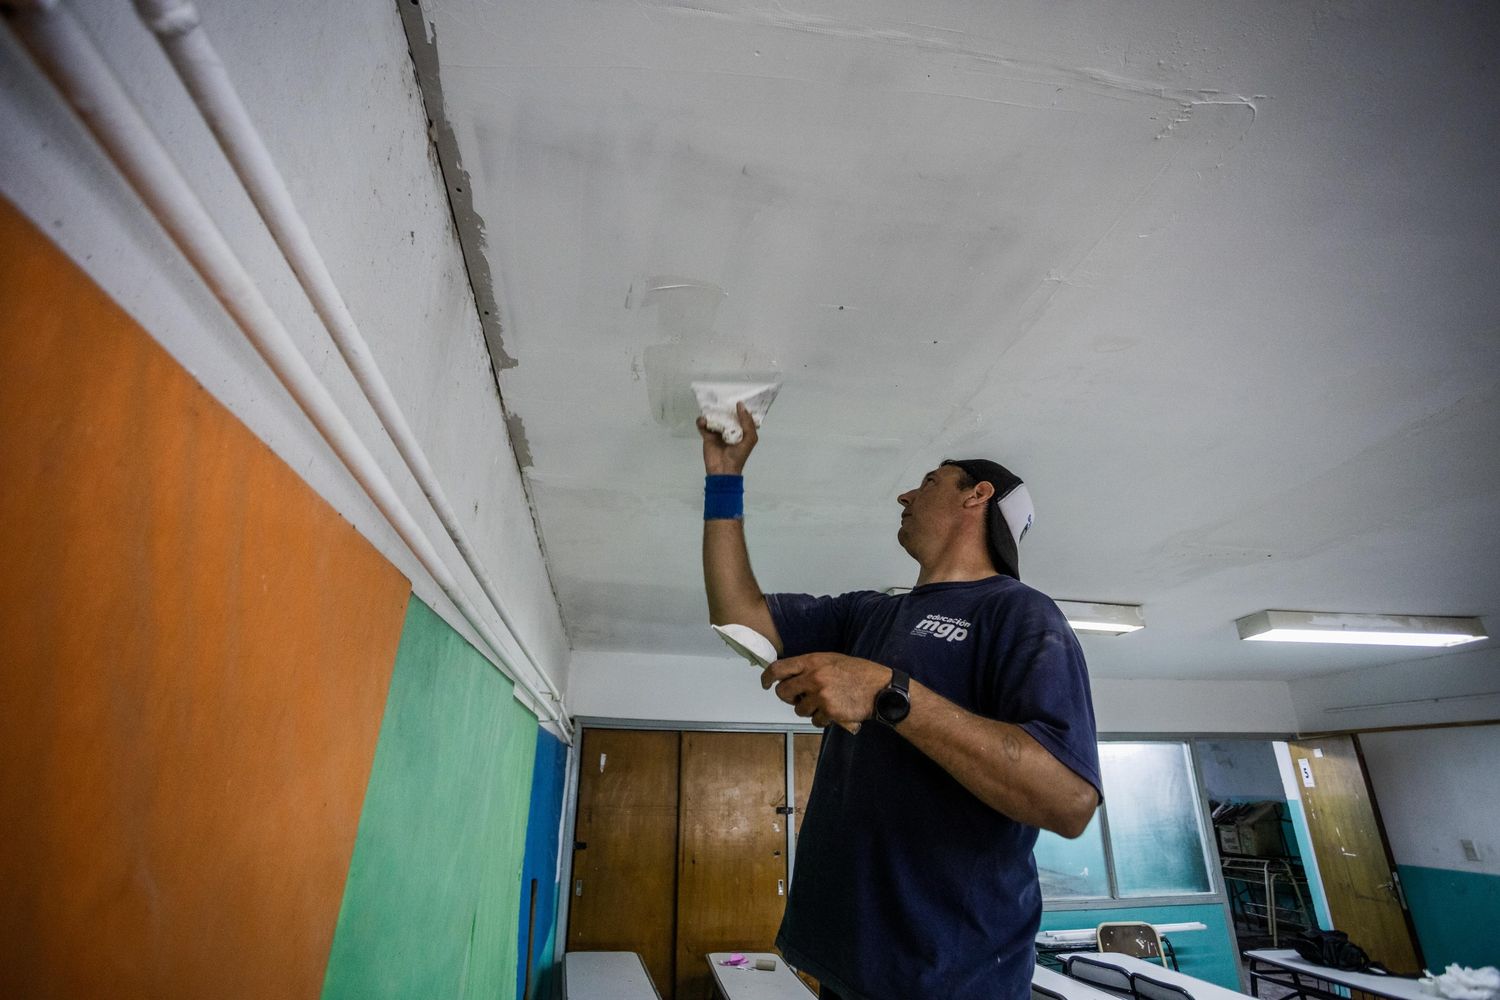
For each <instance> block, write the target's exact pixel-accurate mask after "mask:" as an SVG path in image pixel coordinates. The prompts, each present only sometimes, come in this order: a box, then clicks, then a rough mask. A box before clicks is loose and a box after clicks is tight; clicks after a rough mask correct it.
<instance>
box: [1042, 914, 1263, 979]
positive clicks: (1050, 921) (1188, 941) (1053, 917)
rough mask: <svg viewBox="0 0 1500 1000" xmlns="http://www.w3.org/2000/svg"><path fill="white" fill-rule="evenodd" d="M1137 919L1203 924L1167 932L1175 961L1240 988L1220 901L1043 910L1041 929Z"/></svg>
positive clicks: (1235, 957) (1192, 972)
mask: <svg viewBox="0 0 1500 1000" xmlns="http://www.w3.org/2000/svg"><path fill="white" fill-rule="evenodd" d="M1118 920H1140V921H1143V922H1145V923H1148V924H1185V923H1189V922H1192V921H1197V922H1199V923H1202V924H1206V925H1207V927H1208V930H1205V931H1185V932H1183V933H1180V934H1169V935H1167V936H1168V937H1169V938H1170V939H1171V941H1172V948H1173V949H1174V950H1175V951H1176V952H1177V965H1178V967H1179V968H1180V969H1181V970H1182V971H1183V972H1185V973H1187V974H1188V975H1190V976H1197V977H1198V978H1199V979H1206V980H1208V981H1209V982H1211V983H1217V984H1218V985H1220V986H1224V987H1227V988H1229V989H1231V990H1238V989H1239V988H1240V966H1239V956H1238V954H1237V953H1236V951H1235V944H1234V935H1233V934H1231V933H1230V931H1229V925H1228V923H1226V922H1225V919H1224V904H1222V903H1184V904H1173V905H1170V906H1141V907H1122V908H1120V909H1108V910H1047V911H1045V912H1044V913H1043V914H1042V930H1044V931H1050V930H1061V929H1065V928H1077V927H1097V926H1099V925H1100V924H1102V923H1105V922H1107V921H1118Z"/></svg>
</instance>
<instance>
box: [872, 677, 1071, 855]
mask: <svg viewBox="0 0 1500 1000" xmlns="http://www.w3.org/2000/svg"><path fill="white" fill-rule="evenodd" d="M910 694H911V714H910V715H908V716H907V718H906V720H905V721H904V722H902V723H901V724H900V725H899V726H897V728H896V731H897V732H898V733H900V734H901V735H902V736H904V737H906V739H907V740H909V741H910V742H911V744H912V745H913V746H915V747H916V748H917V749H918V750H921V751H922V752H923V753H925V754H926V755H927V756H929V757H931V758H932V759H933V760H934V761H936V762H937V763H938V764H939V765H940V766H941V767H942V768H943V769H944V770H945V771H947V772H948V773H949V774H951V775H953V777H954V778H956V779H957V780H958V782H959V784H961V785H963V786H964V787H965V788H967V789H968V790H969V791H970V792H972V793H974V795H975V796H976V797H977V798H978V799H979V800H980V801H981V802H983V803H985V804H986V805H988V806H989V807H990V808H992V809H994V810H995V811H996V812H1000V813H1003V814H1004V815H1006V816H1009V817H1010V818H1011V819H1014V820H1016V821H1017V822H1021V823H1026V824H1029V825H1031V826H1038V827H1041V828H1042V829H1045V830H1051V831H1052V832H1054V833H1059V834H1061V835H1062V836H1064V837H1076V836H1078V835H1079V834H1081V833H1082V832H1083V831H1084V828H1085V827H1087V826H1088V822H1089V819H1090V817H1092V816H1093V814H1094V810H1095V808H1097V807H1098V804H1099V796H1098V793H1097V792H1095V790H1094V787H1093V786H1092V785H1090V784H1089V783H1088V782H1087V781H1085V780H1084V779H1083V778H1080V777H1079V776H1078V775H1077V774H1075V773H1074V772H1073V771H1072V770H1071V769H1070V768H1068V767H1067V766H1066V765H1064V764H1063V763H1062V762H1061V761H1059V760H1058V759H1057V758H1056V757H1054V756H1052V754H1051V753H1049V752H1048V751H1047V750H1046V749H1045V748H1044V747H1043V746H1042V745H1041V744H1040V743H1038V742H1037V741H1036V740H1035V739H1033V738H1032V736H1031V734H1030V733H1028V732H1026V730H1024V729H1022V728H1021V727H1020V726H1016V725H1012V724H1010V723H1008V722H997V721H996V720H994V719H986V718H984V717H983V716H980V715H975V714H973V713H972V712H967V711H965V710H964V709H962V708H960V707H959V706H958V705H955V704H954V703H953V702H951V701H949V700H948V699H946V698H944V697H943V696H942V695H939V694H938V693H937V692H935V691H933V690H932V689H930V688H927V687H924V686H922V685H920V684H918V683H916V682H915V681H913V682H912V684H911V691H910Z"/></svg>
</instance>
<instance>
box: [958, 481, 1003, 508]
mask: <svg viewBox="0 0 1500 1000" xmlns="http://www.w3.org/2000/svg"><path fill="white" fill-rule="evenodd" d="M993 499H995V484H994V483H991V482H988V481H980V482H978V483H976V484H974V492H972V493H970V494H969V495H968V496H966V497H964V506H965V507H983V506H984V505H985V504H987V503H989V502H990V501H991V500H993Z"/></svg>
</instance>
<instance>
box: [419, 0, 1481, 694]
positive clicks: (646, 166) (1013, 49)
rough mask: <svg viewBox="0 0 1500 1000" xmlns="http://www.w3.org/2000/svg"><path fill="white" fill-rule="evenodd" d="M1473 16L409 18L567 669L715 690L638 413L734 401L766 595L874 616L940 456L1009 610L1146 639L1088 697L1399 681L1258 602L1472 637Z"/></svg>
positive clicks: (460, 9) (1287, 12)
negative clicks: (742, 426)
mask: <svg viewBox="0 0 1500 1000" xmlns="http://www.w3.org/2000/svg"><path fill="white" fill-rule="evenodd" d="M1497 10H1500V8H1497V7H1496V6H1495V5H1493V4H1479V3H1462V4H1460V3H1429V4H1410V3H1402V2H1392V3H1375V2H1363V0H1361V2H1295V3H1257V4H1235V5H1228V4H1207V3H1202V2H1198V0H1193V2H1181V3H1167V2H1141V3H1104V2H1059V0H1045V2H1027V3H993V2H989V0H963V2H959V0H951V2H941V0H932V2H910V3H895V2H890V0H884V2H858V3H856V2H823V3H819V2H807V0H784V2H774V0H761V2H754V0H752V2H745V3H741V2H734V0H701V2H692V3H681V4H677V3H669V2H653V0H629V2H625V0H600V2H588V3H584V2H573V0H566V2H565V0H545V2H532V3H506V4H493V3H486V2H480V0H422V6H421V8H420V11H421V14H420V15H419V16H420V18H421V19H422V23H423V24H424V26H425V30H426V32H427V34H428V38H427V39H423V38H414V46H413V47H414V50H417V58H418V66H419V71H420V73H421V75H423V77H424V79H423V84H424V87H425V88H426V94H427V98H428V101H429V113H430V114H432V115H434V117H436V118H438V119H439V122H438V123H439V126H440V130H442V131H443V132H444V133H445V134H446V135H447V136H448V140H447V142H446V144H445V148H444V154H445V164H444V166H445V169H446V171H447V175H448V178H449V183H450V186H451V187H452V188H454V189H455V190H454V191H453V192H452V193H453V195H454V201H455V206H456V208H457V210H458V216H459V219H460V223H461V227H462V228H464V229H465V230H466V232H465V236H466V239H467V245H468V248H469V250H470V251H471V259H470V264H471V274H472V275H473V277H474V279H475V283H476V292H477V293H478V297H479V299H480V302H481V304H482V305H485V304H487V303H490V302H493V303H494V310H495V311H496V312H498V317H493V316H492V317H491V320H492V321H493V320H494V319H496V318H498V320H499V323H498V325H496V324H494V323H493V322H492V323H491V327H490V331H489V332H490V334H491V343H492V353H493V354H494V355H495V356H496V359H497V361H501V363H502V364H504V365H508V366H509V367H505V368H504V370H503V371H502V372H501V376H500V383H501V389H502V392H503V395H504V398H505V401H506V404H507V406H508V408H509V410H510V412H511V413H512V414H513V415H514V420H513V430H515V431H516V432H517V433H516V438H517V447H518V451H519V453H520V454H521V456H522V461H523V463H525V464H528V466H529V467H528V468H527V470H526V471H527V473H528V475H529V482H530V488H531V491H532V495H533V498H534V502H535V506H536V512H537V517H538V521H539V526H540V530H541V534H542V538H543V542H544V545H545V549H546V553H547V558H548V562H549V565H550V568H551V572H552V576H553V580H554V583H555V586H556V589H557V593H558V597H559V600H560V602H561V606H562V615H563V619H564V621H565V623H566V625H567V628H568V631H569V635H570V639H571V641H572V643H573V645H574V647H575V648H579V649H624V650H644V651H661V652H674V653H691V652H704V653H719V652H720V651H721V650H720V649H719V647H718V645H717V640H716V639H714V638H713V637H712V635H711V634H709V633H708V632H707V631H706V629H705V627H704V624H703V623H704V621H705V620H706V619H705V615H706V612H705V605H704V601H703V597H702V587H701V577H700V569H699V562H698V543H699V524H700V520H699V519H700V510H701V485H702V481H701V478H700V476H701V462H700V459H699V455H698V445H697V440H696V436H695V435H694V434H692V433H691V431H690V429H689V427H688V426H687V424H686V420H685V419H680V416H681V415H680V412H679V400H678V399H677V397H676V395H675V393H678V392H680V391H681V390H682V389H683V388H685V383H686V381H687V379H688V378H690V377H691V376H692V375H694V374H698V373H700V372H710V371H712V372H715V373H723V372H726V371H729V372H733V371H744V370H763V369H766V368H774V369H776V370H778V371H780V372H782V373H783V374H784V376H785V379H786V384H785V387H784V389H783V391H782V394H781V398H780V399H779V400H778V401H777V403H776V405H775V406H774V408H773V409H772V411H771V414H770V417H769V419H768V421H767V424H766V427H765V429H764V432H763V439H762V441H763V443H762V446H761V447H760V449H759V450H758V451H757V453H756V454H755V456H754V458H753V459H752V462H751V465H750V468H749V470H748V471H749V475H748V488H749V511H750V513H749V516H748V518H747V525H748V530H749V533H750V538H751V555H752V558H753V560H754V563H755V566H756V570H757V572H758V575H759V577H760V579H761V582H762V584H763V586H765V587H766V588H767V589H783V590H784V589H796V590H808V591H813V592H840V591H843V590H848V589H854V588H872V587H873V588H884V587H887V586H891V585H897V584H903V585H905V584H910V583H911V581H912V579H913V577H914V576H915V565H914V564H913V563H911V562H910V560H909V559H908V558H907V557H906V555H905V554H904V553H903V552H902V551H901V549H900V548H899V547H898V546H897V544H896V541H895V532H896V526H897V511H898V508H897V506H896V503H895V496H896V494H897V493H898V492H900V491H901V490H903V489H905V488H907V487H909V486H911V485H914V484H915V483H916V482H917V480H918V479H919V478H920V475H921V473H922V472H923V471H925V470H926V469H928V468H930V467H932V466H933V465H935V464H936V463H937V462H938V461H939V460H940V459H942V458H943V457H945V456H954V457H963V456H970V455H982V456H987V457H992V458H995V459H997V460H999V461H1001V462H1003V463H1005V464H1006V465H1008V466H1010V467H1012V468H1013V469H1015V470H1016V471H1017V472H1018V473H1019V474H1020V475H1021V476H1022V477H1024V478H1025V479H1026V480H1027V481H1028V484H1029V485H1030V486H1031V489H1032V492H1033V495H1034V496H1035V498H1036V503H1037V522H1036V528H1035V530H1034V531H1033V532H1032V534H1031V535H1030V536H1029V537H1028V540H1027V542H1026V545H1025V547H1024V550H1023V553H1022V571H1023V576H1024V577H1025V579H1026V580H1027V581H1028V582H1030V583H1032V584H1034V585H1035V586H1038V587H1040V588H1041V589H1043V590H1044V591H1046V592H1048V593H1050V594H1051V595H1052V596H1054V597H1057V598H1066V599H1075V600H1094V601H1119V602H1131V603H1141V604H1143V605H1144V606H1145V614H1146V621H1147V624H1148V628H1147V629H1146V631H1144V632H1142V633H1139V634H1136V635H1133V636H1129V637H1124V638H1118V639H1089V640H1087V642H1086V648H1087V651H1088V655H1089V659H1090V665H1091V668H1092V670H1093V671H1094V672H1095V673H1096V674H1098V675H1102V676H1117V677H1128V676H1147V677H1188V676H1197V677H1240V678H1282V677H1297V676H1305V675H1309V674H1318V673H1325V672H1329V671H1334V670H1345V669H1349V668H1351V667H1355V666H1359V665H1362V664H1387V663H1394V662H1398V661H1402V660H1410V659H1412V658H1413V656H1414V654H1413V653H1412V651H1409V650H1407V651H1399V650H1398V651H1383V650H1375V651H1371V650H1369V649H1360V648H1332V647H1328V648H1318V647H1281V646H1272V645H1265V644H1255V643H1241V642H1239V641H1237V639H1236V633H1235V628H1234V620H1235V618H1237V617H1238V616H1241V615H1244V614H1248V613H1250V612H1254V611H1259V610H1262V609H1264V608H1290V609H1316V610H1329V611H1370V612H1388V613H1409V614H1462V615H1472V614H1479V615H1485V616H1488V617H1489V618H1490V624H1491V626H1492V627H1500V531H1497V530H1496V529H1495V522H1496V515H1497V513H1500V462H1497V460H1496V454H1497V450H1500V449H1497V442H1500V241H1497V233H1500V184H1497V177H1500V115H1497V113H1496V111H1495V107H1494V100H1495V94H1496V93H1497V92H1500V64H1497V61H1496V58H1495V53H1496V52H1497V51H1500V13H1497ZM407 13H408V15H409V16H413V17H415V16H418V15H413V14H412V12H411V11H408V12H407ZM429 40H431V41H432V43H433V44H432V45H429V44H428V42H429ZM434 49H435V56H434ZM424 52H425V54H424ZM434 62H435V63H436V66H434ZM449 130H451V132H450V131H449ZM460 188H462V189H463V190H456V189H460ZM471 209H472V212H471V211H470V210H471ZM491 296H492V297H493V298H491ZM502 359H504V360H502ZM1484 645H1485V647H1491V646H1494V645H1496V643H1495V641H1494V640H1491V641H1490V642H1488V643H1485V644H1484ZM1416 655H1417V656H1418V657H1420V656H1425V655H1429V654H1425V653H1419V654H1416ZM1441 655H1444V656H1464V655H1481V656H1489V655H1493V652H1492V651H1491V650H1490V649H1488V648H1486V649H1481V650H1479V651H1478V652H1474V651H1470V652H1467V653H1448V654H1441Z"/></svg>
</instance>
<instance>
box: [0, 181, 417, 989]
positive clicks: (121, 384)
mask: <svg viewBox="0 0 1500 1000" xmlns="http://www.w3.org/2000/svg"><path fill="white" fill-rule="evenodd" d="M0 469H3V472H4V477H3V484H0V996H5V997H27V998H30V1000H42V998H51V997H58V998H62V997H67V998H90V997H146V996H149V997H161V998H169V997H193V998H203V997H214V998H216V1000H217V998H236V997H245V998H250V997H254V998H271V997H275V998H293V997H309V998H315V997H317V996H318V995H319V991H320V989H321V987H322V984H323V973H324V966H325V963H326V961H327V958H328V953H329V947H330V944H331V942H332V939H333V931H334V925H335V922H336V920H337V917H338V911H339V903H340V899H341V897H342V893H343V888H344V880H345V876H346V874H347V871H348V866H349V859H350V856H351V853H352V851H353V847H354V837H355V832H356V829H357V826H358V823H359V818H360V808H361V804H362V802H363V799H364V794H365V787H366V783H367V781H368V778H369V774H370V766H371V761H372V758H373V755H374V751H375V745H376V739H377V737H378V735H379V730H380V723H381V718H382V713H383V710H384V706H385V700H386V691H387V687H388V685H389V682H390V676H391V668H392V664H393V663H394V658H395V654H396V648H397V643H398V641H399V638H400V632H401V626H402V621H403V615H404V611H405V606H406V601H407V597H408V594H409V587H408V584H407V582H406V581H405V580H404V579H403V578H402V577H401V575H400V574H399V573H398V572H397V571H396V569H395V568H394V567H392V566H391V565H390V564H389V563H388V562H386V561H385V560H384V559H383V558H382V557H381V556H380V555H379V554H378V553H377V552H376V551H375V549H374V548H372V547H371V546H370V545H369V544H368V543H367V542H366V541H365V540H364V539H362V538H361V537H360V536H359V535H357V534H356V533H355V532H354V530H353V529H352V528H351V527H350V526H349V524H348V523H346V522H345V521H344V520H343V519H342V518H341V517H340V516H339V515H338V514H337V513H336V512H335V511H334V510H333V509H332V508H330V507H329V506H328V505H327V504H326V503H325V502H324V501H323V500H322V499H321V498H320V497H318V496H317V495H316V494H315V493H314V492H313V491H312V490H311V489H309V488H308V486H307V485H306V484H304V483H303V482H302V481H301V480H300V479H299V478H298V477H297V476H296V474H295V473H293V472H292V470H291V469H289V468H288V467H287V466H286V465H285V464H283V463H282V462H281V461H280V460H279V459H278V458H277V457H276V456H275V455H273V454H272V453H271V452H270V450H269V449H267V448H266V447H265V446H264V445H263V444H261V442H260V441H258V440H257V439H256V438H254V437H253V436H252V435H251V434H250V432H249V431H248V430H246V428H245V427H244V426H242V425H241V424H240V423H239V422H238V421H237V420H236V419H235V418H234V417H233V416H231V415H230V413H229V412H228V411H227V410H225V409H224V408H223V407H222V406H220V405H219V404H218V403H217V402H216V401H215V400H213V399H212V398H211V397H210V396H209V395H208V393H207V392H205V391H204V390H203V388H202V387H201V386H199V385H198V384H197V383H196V382H194V381H193V379H192V378H191V377H190V376H189V375H188V374H187V373H186V372H185V371H184V370H183V369H182V368H181V367H180V366H179V365H178V364H177V363H176V362H175V361H174V360H172V359H171V358H170V357H169V356H168V355H167V354H166V353H165V352H164V351H163V350H162V349H161V348H160V347H159V346H158V345H157V344H156V342H155V341H153V340H152V339H151V337H150V336H149V335H148V334H147V333H146V332H145V331H144V330H142V329H141V328H140V327H139V326H137V325H136V324H135V323H134V321H132V320H131V319H130V317H129V316H128V315H126V314H125V313H124V311H122V310H121V309H120V308H119V307H118V306H116V305H115V304H114V302H112V301H111V300H110V299H109V298H108V297H107V296H106V295H105V294H104V293H103V292H102V291H101V290H100V289H99V288H98V287H96V286H95V285H94V284H93V282H92V281H91V280H90V279H89V278H88V277H87V276H86V275H85V274H84V273H83V272H81V271H80V270H79V269H78V268H77V267H75V266H74V265H73V264H72V263H71V262H70V261H69V260H68V259H67V258H66V257H65V256H63V254H62V253H60V252H59V251H58V250H57V249H56V248H55V247H53V245H52V244H51V243H49V242H48V241H47V240H46V239H45V237H43V236H42V235H41V234H40V233H39V232H38V231H37V230H36V229H35V228H34V227H32V226H31V225H30V223H29V222H27V221H26V220H25V219H24V218H23V217H22V216H21V215H20V214H19V213H18V212H17V211H16V210H15V208H14V207H13V206H11V205H9V204H8V203H5V202H3V201H0Z"/></svg>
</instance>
